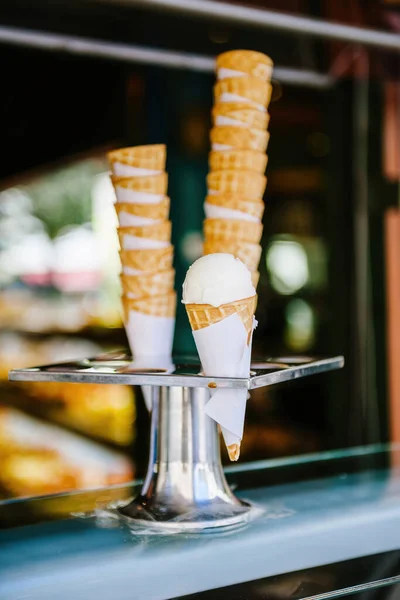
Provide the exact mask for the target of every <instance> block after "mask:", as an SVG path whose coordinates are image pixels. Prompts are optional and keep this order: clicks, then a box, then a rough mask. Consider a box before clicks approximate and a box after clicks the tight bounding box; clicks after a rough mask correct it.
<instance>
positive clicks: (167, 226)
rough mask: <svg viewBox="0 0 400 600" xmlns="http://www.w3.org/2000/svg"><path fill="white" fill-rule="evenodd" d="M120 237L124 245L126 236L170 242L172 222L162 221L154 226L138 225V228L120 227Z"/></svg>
mask: <svg viewBox="0 0 400 600" xmlns="http://www.w3.org/2000/svg"><path fill="white" fill-rule="evenodd" d="M117 231H118V237H119V241H120V244H121V245H122V238H123V236H124V235H127V234H128V235H134V236H135V237H141V238H146V239H148V240H159V241H161V242H168V241H169V240H170V239H171V221H162V222H161V223H154V225H138V226H137V227H118V230H117Z"/></svg>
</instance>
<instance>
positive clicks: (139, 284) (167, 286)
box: [120, 269, 175, 298]
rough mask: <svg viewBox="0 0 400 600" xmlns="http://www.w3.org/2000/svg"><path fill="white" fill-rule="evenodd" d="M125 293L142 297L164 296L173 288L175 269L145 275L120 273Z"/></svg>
mask: <svg viewBox="0 0 400 600" xmlns="http://www.w3.org/2000/svg"><path fill="white" fill-rule="evenodd" d="M120 279H121V286H122V290H123V294H124V295H126V296H128V295H129V294H132V297H133V296H135V297H137V298H142V297H143V296H162V295H163V294H168V293H169V292H171V291H172V290H173V287H174V279H175V270H174V269H168V270H167V271H155V272H154V273H146V274H143V275H125V274H124V273H122V274H121V275H120Z"/></svg>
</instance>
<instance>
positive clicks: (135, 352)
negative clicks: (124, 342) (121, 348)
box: [125, 310, 175, 359]
mask: <svg viewBox="0 0 400 600" xmlns="http://www.w3.org/2000/svg"><path fill="white" fill-rule="evenodd" d="M174 327H175V318H174V317H157V316H154V315H146V314H144V313H139V312H137V311H134V310H131V311H130V312H129V319H128V321H127V322H126V323H125V329H126V335H127V337H128V341H129V346H130V349H131V352H132V356H134V357H135V359H137V358H138V357H140V358H141V359H143V358H144V357H146V358H151V357H154V356H169V355H170V354H171V352H172V342H173V339H174Z"/></svg>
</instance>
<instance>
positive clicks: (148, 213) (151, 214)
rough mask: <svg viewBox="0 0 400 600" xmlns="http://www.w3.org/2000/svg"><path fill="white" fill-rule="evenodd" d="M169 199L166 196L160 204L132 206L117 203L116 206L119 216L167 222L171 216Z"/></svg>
mask: <svg viewBox="0 0 400 600" xmlns="http://www.w3.org/2000/svg"><path fill="white" fill-rule="evenodd" d="M169 204H170V202H169V198H168V196H166V197H165V198H163V200H161V202H159V203H158V204H131V203H125V202H117V203H116V204H114V206H115V210H116V213H117V215H118V216H119V215H120V213H121V212H125V213H128V214H130V215H135V216H136V217H145V218H147V219H153V220H154V221H165V220H166V219H168V214H169Z"/></svg>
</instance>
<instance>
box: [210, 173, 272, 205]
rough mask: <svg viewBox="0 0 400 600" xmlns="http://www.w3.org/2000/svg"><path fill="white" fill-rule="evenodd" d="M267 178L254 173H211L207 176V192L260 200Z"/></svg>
mask: <svg viewBox="0 0 400 600" xmlns="http://www.w3.org/2000/svg"><path fill="white" fill-rule="evenodd" d="M266 185H267V178H266V177H265V176H264V175H260V174H259V173H255V172H254V171H236V170H233V169H232V170H226V171H212V172H211V173H209V174H208V175H207V186H208V189H209V190H212V191H214V192H217V193H218V194H238V195H240V196H245V197H246V198H249V199H254V200H260V199H261V198H262V197H263V195H264V192H265V186H266Z"/></svg>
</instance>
